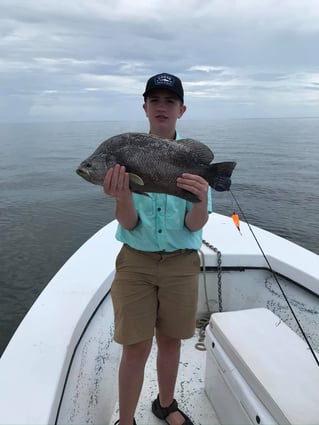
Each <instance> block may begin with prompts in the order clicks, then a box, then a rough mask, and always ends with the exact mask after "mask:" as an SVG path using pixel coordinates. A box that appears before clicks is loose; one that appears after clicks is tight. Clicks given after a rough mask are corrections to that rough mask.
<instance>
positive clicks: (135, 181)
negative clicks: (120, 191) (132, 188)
mask: <svg viewBox="0 0 319 425" xmlns="http://www.w3.org/2000/svg"><path fill="white" fill-rule="evenodd" d="M128 174H129V176H130V183H131V184H133V185H137V186H144V181H143V179H142V178H141V177H140V176H138V175H137V174H134V173H128Z"/></svg>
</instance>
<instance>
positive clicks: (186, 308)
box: [104, 73, 211, 425]
mask: <svg viewBox="0 0 319 425" xmlns="http://www.w3.org/2000/svg"><path fill="white" fill-rule="evenodd" d="M143 96H144V105H143V108H144V111H145V114H146V116H147V118H148V120H149V124H150V133H151V134H154V135H157V136H159V137H162V138H165V139H170V140H174V139H178V138H179V136H178V134H177V133H176V122H177V120H178V119H180V118H181V117H182V116H183V114H184V113H185V111H186V106H185V105H184V90H183V86H182V83H181V81H180V79H179V78H177V77H176V76H174V75H170V74H167V73H162V74H158V75H155V76H153V77H151V78H150V79H149V80H148V82H147V84H146V89H145V92H144V94H143ZM176 184H177V185H178V186H179V187H180V188H182V189H185V190H188V191H190V192H192V193H194V194H195V195H196V196H197V197H198V198H199V199H200V202H198V203H194V204H191V203H190V202H187V201H185V200H183V199H180V198H177V197H174V196H170V195H165V194H155V193H151V194H150V196H149V197H146V196H141V195H138V194H134V193H132V192H131V191H130V189H129V177H128V174H127V173H126V171H125V167H123V166H120V165H118V164H117V165H116V166H115V167H114V168H113V169H110V170H108V172H107V174H106V176H105V180H104V192H105V193H106V194H108V195H110V196H113V197H114V198H115V199H116V207H115V217H116V219H117V220H118V222H119V225H118V230H117V233H116V238H117V239H118V240H120V241H121V242H123V247H122V249H121V251H120V253H119V255H118V257H117V260H116V275H115V278H114V282H113V284H112V291H111V294H112V301H113V306H114V314H115V335H114V338H115V340H116V341H117V342H118V343H120V344H122V345H123V352H122V358H121V363H120V369H119V408H120V419H119V421H118V422H117V423H119V424H120V425H132V424H136V422H135V419H134V414H135V409H136V406H137V403H138V399H139V395H140V392H141V389H142V385H143V376H144V367H145V363H146V360H147V358H148V355H149V353H150V350H151V346H152V340H153V335H154V329H155V336H156V340H157V346H158V355H157V375H158V385H159V395H158V397H157V399H156V400H154V401H153V403H152V411H153V413H154V414H155V415H156V416H157V417H158V418H160V419H165V420H166V422H167V423H168V424H170V425H182V424H183V425H192V424H193V422H192V421H191V420H190V419H189V418H188V417H187V416H186V414H185V413H183V412H182V411H181V410H179V409H178V406H177V402H176V401H175V400H174V390H175V383H176V377H177V371H178V364H179V357H180V346H181V339H185V338H190V337H192V336H193V334H194V331H195V320H196V307H197V292H198V276H199V270H200V261H199V257H198V253H197V250H198V249H199V248H200V246H201V243H202V232H201V229H202V228H203V226H204V225H205V223H206V222H207V220H208V213H209V212H211V199H210V189H209V187H208V184H207V182H206V180H205V179H203V178H202V177H200V176H197V175H192V174H187V173H184V174H183V175H182V176H180V177H179V178H178V179H177V182H176Z"/></svg>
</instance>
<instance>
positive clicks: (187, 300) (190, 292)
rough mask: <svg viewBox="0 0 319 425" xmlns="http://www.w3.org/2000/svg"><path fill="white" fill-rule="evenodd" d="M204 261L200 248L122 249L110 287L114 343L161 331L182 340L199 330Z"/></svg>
mask: <svg viewBox="0 0 319 425" xmlns="http://www.w3.org/2000/svg"><path fill="white" fill-rule="evenodd" d="M199 270H200V260H199V256H198V253H197V251H196V250H190V249H183V250H178V251H174V252H172V253H169V252H168V253H165V252H164V253H153V252H144V251H137V250H135V249H132V248H130V247H129V246H127V245H123V247H122V249H121V251H120V252H119V254H118V256H117V259H116V274H115V278H114V281H113V284H112V290H111V295H112V301H113V307H114V315H115V335H114V339H115V341H116V342H118V343H120V344H123V345H129V344H135V343H137V342H142V341H145V340H147V339H151V338H152V337H153V336H154V329H155V328H156V329H157V330H158V331H159V332H160V333H162V334H164V335H167V336H170V337H173V338H179V339H186V338H191V337H192V336H193V335H194V332H195V322H196V310H197V300H198V280H199Z"/></svg>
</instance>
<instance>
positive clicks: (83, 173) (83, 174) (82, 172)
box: [76, 167, 91, 181]
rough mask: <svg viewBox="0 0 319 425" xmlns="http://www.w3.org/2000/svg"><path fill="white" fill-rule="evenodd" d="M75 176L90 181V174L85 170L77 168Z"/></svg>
mask: <svg viewBox="0 0 319 425" xmlns="http://www.w3.org/2000/svg"><path fill="white" fill-rule="evenodd" d="M76 174H78V175H79V176H80V177H82V178H83V179H84V180H87V181H91V176H90V172H89V170H87V169H86V168H82V167H79V168H77V169H76Z"/></svg>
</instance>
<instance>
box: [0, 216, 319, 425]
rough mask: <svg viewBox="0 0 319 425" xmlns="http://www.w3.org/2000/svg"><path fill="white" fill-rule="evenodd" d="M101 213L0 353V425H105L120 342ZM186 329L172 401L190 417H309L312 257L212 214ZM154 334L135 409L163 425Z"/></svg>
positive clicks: (317, 315) (115, 247) (315, 402)
mask: <svg viewBox="0 0 319 425" xmlns="http://www.w3.org/2000/svg"><path fill="white" fill-rule="evenodd" d="M116 226H117V223H116V222H115V221H112V222H111V223H109V224H107V225H106V226H104V227H103V228H101V229H100V230H99V231H98V232H97V233H96V234H94V235H93V236H92V237H91V238H90V239H89V240H88V241H87V242H86V243H84V244H83V245H82V246H81V247H80V248H79V249H78V251H76V252H75V253H74V254H73V255H72V257H71V258H70V259H69V260H68V261H67V262H66V263H65V264H64V265H63V267H62V268H61V269H60V270H59V271H58V272H57V274H56V275H55V276H54V277H53V278H52V280H51V281H50V282H49V283H48V285H47V286H46V287H45V289H44V290H43V292H42V293H41V294H40V296H39V297H38V299H37V300H36V301H35V303H34V304H33V306H32V307H31V309H30V310H29V312H28V313H27V314H26V316H25V318H24V319H23V321H22V322H21V324H20V326H19V327H18V328H17V330H16V332H15V334H14V335H13V337H12V339H11V341H10V342H9V344H8V346H7V348H6V350H5V351H4V353H3V355H2V357H1V359H0V423H1V424H15V425H17V424H24V425H29V424H30V425H31V424H32V425H36V424H39V425H40V424H41V425H43V424H64V425H66V424H104V425H109V424H113V423H114V422H115V421H116V420H117V419H118V400H117V392H118V391H117V372H118V364H119V358H120V354H121V346H120V345H118V344H117V343H115V342H114V340H113V329H114V325H113V310H112V303H111V298H110V288H111V284H112V280H113V276H114V264H115V258H116V256H117V253H118V251H119V249H120V247H121V244H120V243H119V242H118V241H117V240H116V239H115V237H114V235H115V231H116ZM199 255H200V258H201V274H200V289H199V301H198V328H197V330H196V333H195V335H194V337H193V338H191V339H188V340H185V341H183V342H182V355H181V359H180V368H179V377H178V381H177V384H176V399H177V401H178V403H179V407H180V408H181V409H182V410H183V411H184V412H185V413H187V414H188V415H189V416H190V417H191V418H192V420H193V421H194V424H195V425H199V424H202V425H215V424H216V425H217V424H220V425H222V424H305V425H306V424H307V425H310V424H318V423H319V363H318V359H319V356H318V354H317V352H318V350H319V256H318V255H317V254H315V253H313V252H311V251H309V250H307V249H305V248H303V247H301V246H298V245H297V244H295V243H293V242H291V241H289V240H287V239H285V238H282V237H280V236H277V235H275V234H273V233H271V232H268V231H266V230H263V229H261V228H260V227H257V226H253V225H250V224H249V223H246V222H241V223H240V227H238V228H237V227H236V226H235V225H234V223H233V220H232V218H231V217H226V216H224V215H221V214H217V213H213V214H211V215H210V218H209V221H208V223H207V224H206V226H205V228H204V231H203V245H202V247H201V249H200V250H199ZM155 359H156V342H155V341H154V344H153V348H152V351H151V354H150V357H149V359H148V362H147V366H146V373H145V382H144V386H143V390H142V394H141V397H140V401H139V404H138V407H137V411H136V417H135V419H136V422H137V424H139V425H153V424H154V425H155V424H160V423H163V421H160V420H159V419H157V418H156V417H155V416H154V415H153V414H152V412H151V402H152V400H153V399H155V398H156V396H157V391H158V389H157V380H156V367H155Z"/></svg>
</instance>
